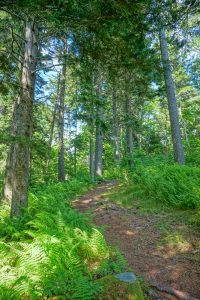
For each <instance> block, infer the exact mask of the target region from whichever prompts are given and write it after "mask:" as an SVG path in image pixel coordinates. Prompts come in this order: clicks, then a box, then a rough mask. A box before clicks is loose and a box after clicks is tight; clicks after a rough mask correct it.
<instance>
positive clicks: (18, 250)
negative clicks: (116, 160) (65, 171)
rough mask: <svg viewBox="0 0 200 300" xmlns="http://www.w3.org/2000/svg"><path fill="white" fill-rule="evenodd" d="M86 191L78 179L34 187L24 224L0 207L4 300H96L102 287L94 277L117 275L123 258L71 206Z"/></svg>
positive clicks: (0, 267)
mask: <svg viewBox="0 0 200 300" xmlns="http://www.w3.org/2000/svg"><path fill="white" fill-rule="evenodd" d="M88 186H89V183H88V182H87V181H86V182H84V181H82V182H81V181H77V180H73V181H70V182H67V183H57V184H51V185H46V186H45V185H41V186H36V187H34V188H32V192H31V194H30V197H29V208H28V210H27V211H25V214H24V217H23V218H22V219H13V220H10V219H9V217H8V208H6V207H5V206H3V207H1V210H0V298H1V299H3V300H6V299H26V298H30V299H44V298H45V297H53V296H54V295H56V296H59V297H60V298H59V299H93V298H95V294H96V293H97V292H98V291H99V289H100V285H99V284H97V283H95V282H94V281H93V280H92V278H93V276H95V274H101V270H102V268H104V270H106V268H107V269H108V270H109V271H110V272H113V270H112V267H111V266H112V265H113V264H114V266H115V267H114V268H113V269H114V270H116V269H117V264H118V257H119V255H118V254H115V252H113V251H112V250H111V249H110V248H109V247H108V246H107V244H106V242H105V240H104V237H103V235H102V234H101V232H100V231H99V230H98V229H97V228H95V227H94V226H93V225H92V224H91V221H90V219H89V217H87V216H85V215H82V214H80V213H78V212H77V211H76V210H74V209H73V208H72V207H71V206H70V202H71V200H72V199H73V198H74V197H75V196H76V195H80V194H82V193H83V192H85V190H86V189H87V188H88ZM121 260H122V259H121ZM121 265H122V264H121V263H120V259H119V269H121ZM98 276H99V275H98Z"/></svg>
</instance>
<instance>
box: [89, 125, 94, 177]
mask: <svg viewBox="0 0 200 300" xmlns="http://www.w3.org/2000/svg"><path fill="white" fill-rule="evenodd" d="M94 176H95V153H94V124H93V122H91V127H90V178H91V181H92V182H94Z"/></svg>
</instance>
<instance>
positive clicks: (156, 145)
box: [0, 0, 200, 299]
mask: <svg viewBox="0 0 200 300" xmlns="http://www.w3.org/2000/svg"><path fill="white" fill-rule="evenodd" d="M199 25H200V11H199V6H198V1H189V0H182V1H178V0H177V1H172V0H166V1H154V0H141V1H128V0H127V1H121V0H116V1H111V0H106V1H103V0H102V1H98V0H91V1H82V0H80V1H79V0H73V1H67V0H62V1H59V0H54V1H48V0H43V1H42V0H35V1H28V0H24V1H20V0H18V1H14V0H13V1H12V0H8V1H2V0H1V1H0V28H1V30H0V37H1V40H0V91H1V94H0V162H1V163H0V180H1V182H0V184H1V190H2V197H1V213H0V220H1V225H0V228H1V232H0V237H1V242H0V249H1V250H2V254H0V257H1V256H2V257H1V258H2V262H1V263H0V267H1V268H2V271H1V274H2V279H0V295H2V297H1V299H11V298H10V297H11V291H9V289H10V287H11V286H14V287H16V288H15V289H13V291H12V293H13V295H14V296H13V297H14V298H12V299H18V298H19V299H25V298H20V297H25V296H24V295H26V296H27V297H29V296H30V297H32V298H31V299H43V298H44V297H47V296H49V297H50V296H52V295H58V294H63V295H67V296H66V297H69V298H66V299H93V298H92V297H93V295H95V293H97V291H98V288H97V287H96V286H95V285H94V284H93V283H91V281H90V279H91V278H90V276H89V275H88V274H91V270H88V269H87V268H86V265H87V266H88V265H91V261H93V260H95V259H96V260H97V261H99V262H100V261H103V263H104V269H106V270H110V269H109V268H110V262H109V263H108V261H109V260H112V261H118V263H117V262H116V263H113V262H112V266H113V264H114V269H115V268H116V270H120V268H121V265H122V264H123V263H122V262H121V261H122V257H121V255H120V254H119V253H118V252H116V254H111V253H110V254H109V251H110V250H109V249H108V248H107V246H106V243H105V241H104V238H103V236H102V235H101V233H100V232H99V231H98V230H97V229H91V224H90V223H88V222H89V221H86V220H85V219H84V217H82V216H79V214H78V213H77V212H75V211H74V210H73V209H72V207H71V204H70V203H71V200H72V199H73V198H74V197H75V195H77V194H82V193H83V192H84V191H86V190H87V188H88V187H89V186H91V185H94V184H96V183H98V182H101V181H102V180H104V179H111V178H112V179H114V178H115V179H118V180H121V181H126V187H127V186H129V187H131V188H132V190H131V198H130V199H131V200H130V199H129V201H130V202H131V201H133V199H134V197H136V198H137V197H141V198H145V197H146V198H148V199H152V203H153V202H155V203H160V204H161V205H162V206H167V207H173V209H184V210H185V209H189V210H193V212H194V217H193V224H195V226H196V225H199V224H200V219H199V216H200V213H199V205H200V190H199V178H200V169H199V163H200V139H199V135H200V127H199V121H200V115H199V112H200V84H199V79H200V73H199V71H200V59H199V57H200V29H199ZM192 214H193V213H192ZM51 218H52V219H51ZM88 224H90V225H88ZM77 226H79V232H78V231H77V230H78V229H77ZM45 228H46V229H45ZM62 228H64V231H63V230H62ZM48 230H49V231H48ZM57 231H58V232H57ZM64 232H65V233H64ZM80 232H82V233H80ZM53 236H54V238H55V240H53V239H54V238H53ZM67 237H68V238H67ZM56 239H57V241H58V240H60V241H61V240H62V243H61V242H60V244H59V243H57V242H56ZM77 241H78V244H77ZM56 247H57V248H56ZM33 249H35V250H34V251H35V252H34V251H33ZM56 249H57V253H56ZM30 251H33V252H34V253H35V254H34V255H33V256H32V258H30V255H29V254H30ZM62 251H64V254H63V256H62V255H61V254H60V253H61V252H62ZM70 251H71V252H70ZM69 253H71V254H69ZM64 255H65V256H67V257H68V261H66V260H65V259H64ZM109 255H110V256H109ZM112 255H113V257H112ZM108 257H109V258H108ZM31 259H32V261H31ZM14 261H15V263H14ZM83 261H84V263H83ZM36 263H37V267H36ZM106 264H107V265H106ZM105 265H106V266H105ZM27 267H28V268H29V269H30V270H34V271H33V274H34V276H32V277H31V275H29V274H28V273H26V271H25V270H26V268H27ZM54 267H55V268H54ZM31 268H32V269H31ZM44 268H46V269H47V270H49V268H50V269H52V270H53V269H54V271H52V272H50V273H51V274H50V273H49V275H48V276H46V277H45V274H42V272H41V271H42V269H44ZM102 268H103V267H102ZM86 269H87V270H86ZM5 270H7V271H5ZM116 270H115V271H116ZM92 272H95V271H94V270H93V271H92ZM98 272H99V271H98ZM44 273H45V272H44ZM47 273H48V272H47ZM108 273H109V271H108ZM86 274H87V276H86ZM91 276H92V275H91ZM66 278H68V279H66ZM69 278H73V280H71V281H70V282H69ZM88 278H89V279H88ZM55 282H57V283H56V284H55V286H56V287H54V284H53V283H55ZM63 282H65V284H66V282H68V285H67V288H66V287H65V285H64V283H63ZM52 286H53V287H52ZM79 286H81V287H82V288H81V289H79ZM74 291H75V292H74ZM83 291H84V293H85V294H84V296H83V295H82V292H83ZM6 297H7V298H6ZM17 297H18V298H17ZM34 297H35V298H34ZM40 297H43V298H40ZM70 297H72V298H70ZM26 299H28V298H26ZM64 299H65V298H64ZM95 299H97V298H95Z"/></svg>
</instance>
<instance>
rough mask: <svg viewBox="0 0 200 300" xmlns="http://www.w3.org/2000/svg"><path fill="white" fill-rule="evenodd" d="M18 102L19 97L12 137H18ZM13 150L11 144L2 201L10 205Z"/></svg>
mask: <svg viewBox="0 0 200 300" xmlns="http://www.w3.org/2000/svg"><path fill="white" fill-rule="evenodd" d="M18 102H19V96H18V97H17V99H15V102H14V109H13V117H12V129H11V135H12V136H15V135H16V132H15V127H14V124H15V123H16V117H17V116H16V112H17V105H18ZM13 150H14V143H13V142H11V144H10V147H9V150H8V154H7V159H6V169H5V176H4V182H3V190H2V200H3V201H4V202H6V203H7V204H9V205H10V204H11V200H12V182H13V180H12V176H13Z"/></svg>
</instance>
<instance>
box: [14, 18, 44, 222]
mask: <svg viewBox="0 0 200 300" xmlns="http://www.w3.org/2000/svg"><path fill="white" fill-rule="evenodd" d="M24 31H25V33H24V39H25V45H24V59H23V67H22V76H21V87H22V88H21V93H20V97H19V101H18V103H17V104H16V106H17V107H16V112H15V118H14V120H13V121H14V124H13V125H14V127H15V135H14V139H15V141H14V146H13V154H12V159H13V168H12V202H11V217H15V216H21V214H22V208H25V207H27V206H28V186H29V171H30V146H31V137H32V118H33V115H32V114H33V99H34V90H35V78H36V65H37V55H38V30H37V24H36V23H35V21H33V20H32V19H31V18H29V17H27V18H26V20H25V25H24Z"/></svg>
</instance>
